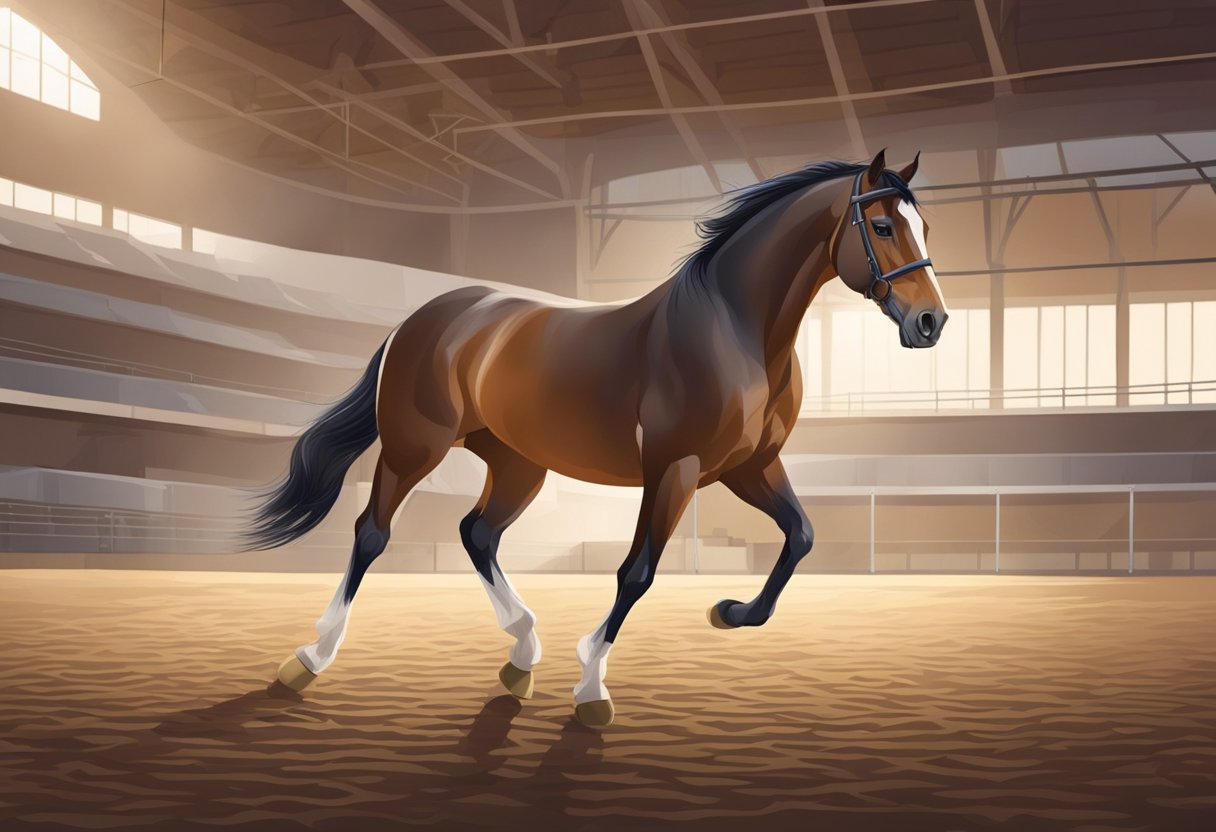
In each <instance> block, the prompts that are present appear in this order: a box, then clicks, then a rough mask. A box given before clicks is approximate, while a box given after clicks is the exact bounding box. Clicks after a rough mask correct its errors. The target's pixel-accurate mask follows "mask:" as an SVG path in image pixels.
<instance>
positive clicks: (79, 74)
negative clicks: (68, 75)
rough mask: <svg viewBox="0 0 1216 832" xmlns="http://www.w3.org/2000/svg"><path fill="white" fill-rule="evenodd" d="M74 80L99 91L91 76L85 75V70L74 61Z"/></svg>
mask: <svg viewBox="0 0 1216 832" xmlns="http://www.w3.org/2000/svg"><path fill="white" fill-rule="evenodd" d="M72 80H73V81H79V82H81V83H82V84H84V85H85V86H88V87H92V88H93V89H97V85H96V84H94V83H93V82H92V80H91V79H90V78H89V76H87V75H85V74H84V70H83V69H81V68H80V64H78V63H76V62H75V61H72Z"/></svg>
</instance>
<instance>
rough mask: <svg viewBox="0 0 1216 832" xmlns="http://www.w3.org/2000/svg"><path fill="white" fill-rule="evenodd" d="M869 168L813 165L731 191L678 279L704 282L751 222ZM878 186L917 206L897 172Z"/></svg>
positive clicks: (701, 229) (703, 227) (703, 226)
mask: <svg viewBox="0 0 1216 832" xmlns="http://www.w3.org/2000/svg"><path fill="white" fill-rule="evenodd" d="M867 167H868V165H866V164H853V163H851V162H814V163H812V164H809V165H807V166H806V167H804V168H800V169H798V170H795V171H791V172H790V173H783V174H781V175H780V176H774V177H773V178H772V179H766V180H764V181H763V182H757V183H756V184H755V185H748V186H747V187H744V188H738V189H736V190H733V191H730V192H729V194H728V199H727V201H726V204H725V205H723V207H722V209H721V210H720V211H719V212H718V213H717V214H715V215H714V216H712V217H707V218H706V219H703V220H699V221H698V222H697V236H699V237H700V238H701V239H703V240H704V241H705V242H703V243H701V245H700V246H698V247H697V249H696V250H695V251H693V252H692V253H691V254H689V255H688V256H687V257H685V258H684V259H683V261H681V263H680V265H679V267H678V268H677V270H676V279H677V280H680V281H684V280H696V281H697V282H701V281H703V280H704V279H705V274H706V270H707V269H708V268H709V261H710V260H712V259H713V256H714V255H715V254H717V253H718V251H719V250H720V249H721V248H722V246H723V245H725V244H726V241H727V240H728V239H730V237H731V236H732V235H733V234H734V233H735V232H736V231H738V230H739V229H741V228H742V227H743V226H744V225H746V224H747V222H748V220H750V219H751V218H752V217H754V216H756V215H757V214H759V213H760V212H761V211H763V210H764V209H765V208H767V207H768V206H770V205H772V204H773V203H774V202H776V201H777V200H779V199H782V198H783V197H786V196H789V195H790V194H792V193H794V192H795V191H800V190H803V189H804V188H809V187H812V186H814V185H819V184H821V183H823V182H830V181H832V180H834V179H843V178H844V177H846V176H856V175H857V174H858V173H860V172H861V171H863V170H865V169H866V168H867ZM879 186H880V187H888V188H895V189H896V190H897V191H899V193H900V195H901V196H903V198H904V199H905V200H907V201H908V202H911V203H912V204H913V205H915V204H916V197H915V196H913V194H912V189H911V188H909V187H908V183H907V182H905V181H904V180H903V179H902V178H901V177H900V176H899V174H897V173H895V172H894V171H890V170H884V171H883V172H882V176H881V178H880V182H879Z"/></svg>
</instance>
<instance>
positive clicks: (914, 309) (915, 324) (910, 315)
mask: <svg viewBox="0 0 1216 832" xmlns="http://www.w3.org/2000/svg"><path fill="white" fill-rule="evenodd" d="M919 160H920V154H919V153H918V154H916V158H915V159H913V160H912V162H911V163H910V164H909V165H908V166H907V167H906V168H904V169H903V170H901V171H900V172H899V173H898V174H896V173H893V172H892V171H889V170H887V169H886V159H885V151H879V152H878V155H877V156H875V157H874V160H873V161H872V162H870V166H869V167H868V168H866V169H865V170H862V171H860V172H859V173H858V174H857V175H856V176H855V177H854V178H853V188H852V192H851V194H850V200H849V206H848V209H847V210H846V211H845V215H844V217H842V218H841V221H840V224H839V225H838V226H837V229H836V237H835V239H834V241H833V245H832V263H833V265H835V267H836V273H837V274H838V275H840V279H841V280H843V281H844V283H845V285H846V286H848V287H849V288H850V289H852V290H853V291H854V292H857V293H858V294H860V295H863V296H865V297H867V298H870V299H871V300H873V301H874V302H875V303H877V304H878V305H879V307H881V308H882V310H883V312H885V313H886V314H887V316H888V317H889V318H891V320H893V321H895V323H896V324H897V325H898V326H899V342H900V343H901V344H903V345H904V346H905V347H911V348H916V347H931V346H933V345H934V344H936V343H937V339H938V336H940V335H941V333H942V327H944V326H945V325H946V319H947V318H948V317H949V315H947V313H946V302H945V300H944V299H943V298H942V293H941V288H940V287H939V286H938V285H937V278H936V277H935V276H934V274H933V264H932V263H931V262H930V261H929V252H928V249H927V248H926V239H927V238H928V236H929V226H928V224H927V223H926V222H925V221H924V219H923V218H922V217H921V215H920V211H919V210H918V209H917V207H916V201H915V199H914V198H913V197H912V192H911V191H910V190H909V189H908V182H909V181H910V180H911V179H912V177H913V176H914V175H915V174H916V167H917V164H918V162H919Z"/></svg>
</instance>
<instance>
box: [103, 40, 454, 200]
mask: <svg viewBox="0 0 1216 832" xmlns="http://www.w3.org/2000/svg"><path fill="white" fill-rule="evenodd" d="M93 49H94V51H96V52H98V53H100V54H103V55H105V56H106V57H107V58H109V59H110V60H113V61H116V62H118V63H121V64H124V65H126V66H128V67H130V68H132V69H142V68H143V67H141V66H140V65H139V64H138V63H137V62H135V61H132V60H131V59H130V58H127V57H125V56H123V55H119V54H118V53H116V52H114V51H113V50H110V49H106V48H105V47H102V46H94V47H93ZM157 82H158V83H164V84H168V85H169V86H171V87H173V88H174V89H179V90H181V91H182V92H185V93H188V94H190V95H192V96H194V97H195V98H198V99H199V100H200V101H205V102H206V103H208V104H210V105H212V106H213V107H216V108H217V109H219V110H222V111H223V112H225V113H227V114H228V115H232V116H236V117H237V118H240V119H242V120H244V121H248V122H250V123H252V124H256V125H257V126H259V127H261V128H262V129H264V130H266V131H268V132H270V133H274V134H275V135H277V136H279V137H280V138H283V139H286V140H287V141H289V142H291V143H293V144H296V145H299V146H300V147H304V148H307V149H309V150H312V151H315V152H316V153H317V154H318V155H320V156H321V157H322V160H323V161H325V162H327V163H328V164H330V165H331V166H332V167H336V168H338V169H340V170H343V171H345V172H346V173H348V174H350V175H352V176H356V177H358V178H360V179H363V180H365V181H367V182H371V183H372V184H374V185H377V186H379V187H381V188H384V189H385V190H388V191H392V192H394V193H398V194H401V195H402V196H406V197H411V198H412V197H414V196H416V194H411V193H410V192H408V191H403V190H401V189H400V188H397V187H394V186H393V185H390V184H388V183H386V182H384V181H383V180H381V179H377V178H374V177H373V176H371V175H369V174H367V173H364V172H362V171H360V170H358V169H357V168H365V169H367V170H370V171H372V172H374V173H376V174H379V175H380V176H388V177H390V178H393V179H397V180H398V181H400V182H403V183H405V184H409V185H413V186H416V187H420V188H424V189H426V190H428V191H432V192H433V193H435V194H438V195H439V196H442V197H444V198H445V199H449V200H451V201H452V202H454V203H457V204H459V201H460V200H459V199H458V198H456V197H454V196H452V195H450V194H447V193H444V192H443V191H439V190H436V189H435V188H432V187H431V186H429V185H426V184H424V183H421V182H416V181H414V180H412V179H409V178H408V177H404V176H401V175H400V174H394V173H392V172H391V171H386V170H384V169H383V168H378V167H376V166H375V165H369V164H367V163H366V162H360V161H359V160H358V159H347V158H344V157H343V155H342V154H340V153H337V152H335V151H333V150H330V149H329V148H327V147H325V146H323V145H319V144H317V143H316V142H313V141H311V140H309V139H305V138H303V137H302V136H298V135H296V134H295V133H292V132H291V131H289V130H284V129H283V128H281V127H279V126H278V125H276V124H272V123H271V122H269V121H266V120H265V119H262V118H258V117H257V116H256V115H254V114H252V113H248V112H246V111H244V110H242V109H240V108H239V107H234V106H233V105H232V104H229V103H228V102H227V101H221V100H220V99H218V98H216V97H215V96H213V95H210V94H209V93H206V92H203V91H202V90H200V89H196V88H195V87H192V86H190V85H189V84H186V83H185V82H183V81H180V80H178V79H176V78H171V77H169V76H167V75H166V76H163V77H161V78H159V79H157Z"/></svg>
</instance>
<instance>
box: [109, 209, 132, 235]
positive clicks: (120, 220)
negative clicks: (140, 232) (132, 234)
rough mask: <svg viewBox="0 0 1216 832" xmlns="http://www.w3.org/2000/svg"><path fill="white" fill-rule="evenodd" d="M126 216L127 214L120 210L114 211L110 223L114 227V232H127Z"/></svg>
mask: <svg viewBox="0 0 1216 832" xmlns="http://www.w3.org/2000/svg"><path fill="white" fill-rule="evenodd" d="M127 216H128V215H127V212H126V211H124V210H122V209H121V208H115V209H114V216H113V218H112V219H111V221H110V222H111V224H112V225H113V226H114V230H115V231H126V230H127Z"/></svg>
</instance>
